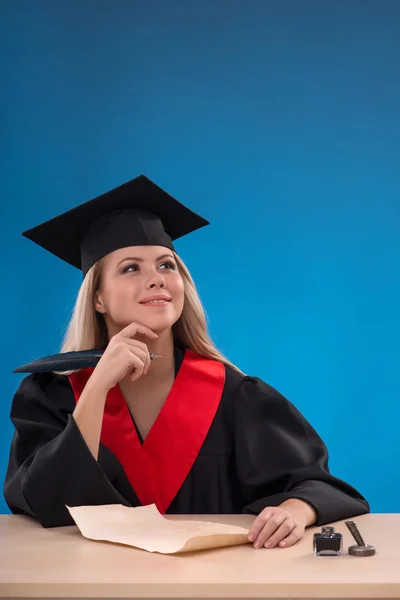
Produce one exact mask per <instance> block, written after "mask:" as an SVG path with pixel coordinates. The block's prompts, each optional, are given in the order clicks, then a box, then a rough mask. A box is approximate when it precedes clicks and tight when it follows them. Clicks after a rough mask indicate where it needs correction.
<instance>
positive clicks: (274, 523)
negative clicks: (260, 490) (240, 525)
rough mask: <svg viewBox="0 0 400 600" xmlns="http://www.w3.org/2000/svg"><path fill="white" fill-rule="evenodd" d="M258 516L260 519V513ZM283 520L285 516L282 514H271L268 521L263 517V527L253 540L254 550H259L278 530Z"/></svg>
mask: <svg viewBox="0 0 400 600" xmlns="http://www.w3.org/2000/svg"><path fill="white" fill-rule="evenodd" d="M267 514H268V513H267ZM259 516H260V517H261V516H262V513H261V515H259ZM285 519H287V515H286V514H282V513H271V514H270V516H269V518H268V519H266V518H265V517H264V519H263V520H264V525H263V527H262V528H261V530H260V532H259V533H258V535H257V537H256V539H255V542H254V546H255V547H256V548H261V546H263V545H264V543H265V541H266V540H267V539H268V538H269V537H270V536H271V535H272V534H273V533H274V532H275V531H276V530H277V529H278V527H279V526H280V525H281V524H282V523H283V522H284V521H285Z"/></svg>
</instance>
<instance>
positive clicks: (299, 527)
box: [248, 498, 316, 548]
mask: <svg viewBox="0 0 400 600" xmlns="http://www.w3.org/2000/svg"><path fill="white" fill-rule="evenodd" d="M315 519H316V513H315V511H314V509H313V508H312V507H311V506H310V505H309V504H307V503H306V502H303V501H302V500H298V499H296V498H293V499H290V500H287V501H286V502H284V503H282V504H281V506H268V507H267V508H264V510H263V511H261V512H260V514H259V515H258V517H256V518H255V520H254V523H253V525H252V526H251V528H250V529H249V533H248V538H249V540H250V541H251V542H254V547H255V548H262V547H263V546H264V547H265V548H275V546H277V545H278V544H279V546H280V547H281V548H287V547H288V546H292V545H293V544H295V543H296V542H297V541H298V540H299V539H300V538H301V537H302V536H303V534H304V531H305V528H306V527H307V526H308V525H311V524H312V523H313V522H315Z"/></svg>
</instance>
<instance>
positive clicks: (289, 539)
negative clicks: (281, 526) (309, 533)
mask: <svg viewBox="0 0 400 600" xmlns="http://www.w3.org/2000/svg"><path fill="white" fill-rule="evenodd" d="M303 533H304V530H303V529H302V528H301V527H299V526H298V525H297V526H296V527H295V528H294V529H292V531H291V532H290V533H289V535H288V536H286V537H285V538H284V539H283V540H282V541H281V542H279V545H280V546H281V548H288V547H289V546H293V544H295V543H296V542H298V541H299V539H300V538H301V537H302V535H303Z"/></svg>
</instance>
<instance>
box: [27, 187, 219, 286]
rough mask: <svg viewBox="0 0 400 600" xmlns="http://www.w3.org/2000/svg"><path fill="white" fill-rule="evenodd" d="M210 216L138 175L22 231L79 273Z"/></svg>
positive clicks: (165, 242)
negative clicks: (108, 256)
mask: <svg viewBox="0 0 400 600" xmlns="http://www.w3.org/2000/svg"><path fill="white" fill-rule="evenodd" d="M205 225H209V221H207V220H206V219H204V218H203V217H201V216H200V215H198V214H196V213H195V212H193V211H192V210H190V209H189V208H187V207H186V206H184V205H183V204H181V203H180V202H178V200H176V199H175V198H173V197H172V196H170V195H169V194H168V193H167V192H165V191H164V190H162V189H161V188H160V187H158V186H157V185H156V184H155V183H153V182H152V181H151V180H150V179H148V178H147V177H146V176H145V175H139V176H138V177H135V179H132V180H131V181H128V182H127V183H124V184H122V185H120V186H119V187H117V188H114V189H113V190H110V191H109V192H106V193H105V194H102V195H101V196H98V197H97V198H94V199H93V200H89V201H88V202H85V203H84V204H80V205H79V206H76V207H75V208H72V209H71V210H68V211H67V212H65V213H63V214H61V215H59V216H57V217H55V218H53V219H50V220H49V221H46V222H44V223H42V224H41V225H38V226H37V227H34V228H33V229H29V230H27V231H24V232H23V234H22V235H23V236H25V237H26V238H28V239H30V240H32V241H33V242H35V243H36V244H38V245H39V246H41V247H42V248H44V249H45V250H48V251H49V252H51V253H52V254H54V255H55V256H58V258H61V260H64V261H65V262H67V263H69V264H70V265H72V266H74V267H76V268H77V269H81V270H82V273H83V276H84V277H85V275H86V273H87V272H88V270H89V269H90V267H92V266H93V265H94V264H95V263H96V262H97V261H98V260H100V259H101V258H103V256H106V254H109V253H110V252H113V251H114V250H118V249H119V248H126V247H128V246H150V245H151V246H165V247H166V248H169V249H170V250H174V246H173V243H172V241H173V240H176V239H177V238H180V237H182V236H184V235H186V234H188V233H191V232H192V231H195V230H196V229H199V228H200V227H204V226H205Z"/></svg>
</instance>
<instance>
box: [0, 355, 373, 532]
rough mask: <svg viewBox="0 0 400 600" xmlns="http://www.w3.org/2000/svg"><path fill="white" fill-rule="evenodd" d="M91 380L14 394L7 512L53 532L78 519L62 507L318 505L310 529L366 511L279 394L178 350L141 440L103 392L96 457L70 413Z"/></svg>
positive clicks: (232, 509)
mask: <svg viewBox="0 0 400 600" xmlns="http://www.w3.org/2000/svg"><path fill="white" fill-rule="evenodd" d="M89 375H90V372H87V373H85V372H84V371H80V372H77V373H76V374H73V375H72V376H71V377H67V376H64V375H57V374H55V373H53V372H50V373H40V374H32V375H29V376H27V377H25V378H24V379H23V380H22V382H21V384H20V386H19V388H18V390H17V391H16V393H15V395H14V399H13V402H12V407H11V420H12V422H13V424H14V426H15V432H14V436H13V440H12V443H11V449H10V457H9V464H8V469H7V473H6V479H5V484H4V496H5V500H6V502H7V504H8V506H9V508H10V510H11V511H12V512H13V513H14V514H27V515H31V516H33V517H35V518H36V519H38V520H39V521H40V523H41V524H42V526H43V527H57V526H62V525H72V524H73V520H72V517H71V516H70V514H69V512H68V510H67V508H66V506H65V505H66V504H67V505H69V506H80V505H98V504H123V505H125V506H140V505H141V504H150V503H153V502H154V503H156V505H157V507H158V509H159V510H160V512H162V513H164V514H174V513H175V514H207V513H208V514H224V513H225V514H235V513H248V514H254V515H257V514H259V513H260V512H261V511H262V510H263V509H264V508H265V507H266V506H278V505H279V504H281V503H282V502H283V501H284V500H287V499H288V498H299V499H301V500H304V501H305V502H307V503H309V504H310V505H311V506H313V508H314V509H315V511H316V514H317V523H316V524H317V525H323V524H325V523H329V522H332V521H336V520H339V519H345V518H350V517H353V516H356V515H360V514H364V513H367V512H369V505H368V502H367V501H366V500H365V499H364V498H363V496H362V495H361V494H360V493H359V492H358V491H357V490H356V489H354V488H353V487H352V486H350V485H349V484H347V483H346V482H344V481H342V480H340V479H338V478H336V477H334V476H333V475H332V474H331V473H330V471H329V467H328V451H327V448H326V446H325V444H324V442H323V441H322V440H321V438H320V437H319V435H318V434H317V432H316V431H315V430H314V428H313V427H312V426H311V425H310V424H309V423H308V422H307V420H306V419H305V418H304V417H303V416H302V415H301V413H300V412H299V411H298V410H297V409H296V408H295V407H294V405H293V404H291V403H290V402H289V401H288V400H287V399H286V398H285V397H283V396H282V395H281V394H280V393H279V392H278V391H277V390H275V389H274V388H273V387H271V386H270V385H268V384H267V383H265V382H263V381H262V380H260V379H259V378H256V377H247V376H243V375H241V374H239V373H237V372H236V371H234V370H233V369H231V368H229V367H225V366H224V365H223V364H221V363H218V362H217V361H210V360H208V359H204V358H203V357H200V356H199V355H197V354H195V353H194V352H191V351H188V350H183V349H181V348H179V347H178V346H176V347H175V382H174V384H173V386H172V389H171V392H170V394H169V396H168V398H167V399H166V401H165V404H164V406H163V408H162V410H161V412H160V414H159V416H158V417H157V419H156V421H155V423H154V425H153V427H152V429H151V430H150V432H149V434H148V436H147V437H146V439H145V440H144V441H143V440H142V439H141V437H140V433H139V431H138V429H137V427H136V425H135V423H134V420H133V417H132V415H131V413H130V412H129V409H128V407H127V405H126V403H125V401H124V399H123V396H122V394H121V392H120V389H119V386H116V387H115V388H113V389H112V390H110V392H109V394H108V396H107V400H106V406H105V412H104V419H103V428H102V435H101V441H100V447H99V455H98V460H97V461H96V459H95V458H94V457H93V455H92V453H91V452H90V450H89V449H88V447H87V445H86V443H85V440H84V438H83V437H82V435H81V433H80V430H79V428H78V426H77V425H76V423H75V421H74V418H73V417H72V413H73V411H74V409H75V407H76V402H77V401H79V394H80V391H81V390H82V389H83V387H84V383H85V380H87V378H88V377H89ZM85 378H86V379H85ZM203 404H204V409H203V408H202V406H203Z"/></svg>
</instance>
